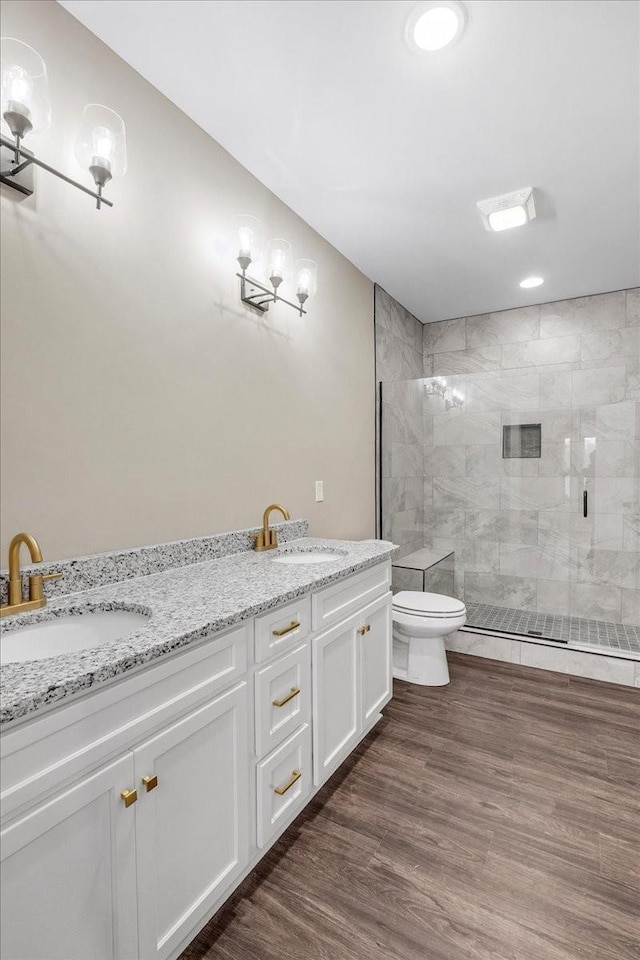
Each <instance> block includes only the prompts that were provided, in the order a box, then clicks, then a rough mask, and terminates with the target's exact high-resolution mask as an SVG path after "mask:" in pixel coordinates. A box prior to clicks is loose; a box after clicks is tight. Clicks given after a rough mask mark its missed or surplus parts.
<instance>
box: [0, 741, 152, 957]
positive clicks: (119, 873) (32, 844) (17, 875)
mask: <svg viewBox="0 0 640 960" xmlns="http://www.w3.org/2000/svg"><path fill="white" fill-rule="evenodd" d="M133 782H134V780H133V755H132V754H128V755H127V756H126V757H122V758H121V759H120V760H117V761H116V762H115V763H110V764H108V765H107V766H105V767H102V768H101V769H100V770H98V771H97V772H95V773H93V774H91V775H90V776H87V777H86V778H83V779H82V780H81V781H80V782H78V783H76V784H75V785H74V786H73V787H71V788H70V789H68V790H64V791H63V792H62V793H59V794H58V795H57V796H55V797H53V798H52V799H50V800H48V801H47V802H45V803H42V804H41V805H39V806H37V807H35V809H33V810H31V811H30V812H29V813H26V814H25V815H24V816H21V817H19V818H18V819H17V820H15V821H14V822H13V823H12V824H11V825H10V826H8V827H6V828H5V829H4V830H3V831H2V837H1V849H2V868H1V874H0V875H1V878H2V879H1V882H2V904H1V908H2V918H3V922H2V928H1V935H0V955H1V956H2V957H3V958H6V960H41V958H44V957H46V958H47V960H87V957H96V958H100V960H102V958H109V960H111V958H113V960H116V958H133V957H135V956H137V950H138V935H137V907H136V841H135V815H134V810H133V807H130V808H128V809H126V808H125V806H124V803H123V801H122V799H121V796H120V794H121V791H122V790H125V789H128V788H130V787H131V786H132V784H133Z"/></svg>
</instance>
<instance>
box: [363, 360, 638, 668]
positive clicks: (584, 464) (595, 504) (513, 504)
mask: <svg viewBox="0 0 640 960" xmlns="http://www.w3.org/2000/svg"><path fill="white" fill-rule="evenodd" d="M567 366H568V365H557V366H555V365H554V366H550V367H547V368H534V369H532V370H527V369H522V370H518V371H516V372H503V371H500V372H498V373H494V372H490V373H473V374H464V375H460V376H447V377H430V378H425V379H420V380H410V381H402V382H391V383H383V384H382V385H381V401H382V402H381V445H380V446H381V450H380V453H381V459H380V477H381V481H380V482H381V489H380V505H381V528H382V535H383V536H384V537H385V538H387V539H390V540H393V541H394V542H395V543H397V544H399V546H400V551H399V556H400V557H403V556H406V555H412V554H414V553H415V552H416V551H417V550H419V549H421V548H429V549H430V550H431V551H432V555H433V556H434V557H436V556H438V555H440V554H442V555H444V553H446V552H447V551H453V552H454V553H455V585H454V591H455V593H456V595H457V596H459V597H460V599H462V600H464V601H465V603H466V604H467V607H468V610H469V612H470V621H471V620H473V621H474V622H475V620H478V621H483V622H482V623H480V622H479V624H478V625H480V626H483V625H484V626H485V627H491V628H493V629H497V630H505V631H506V632H515V633H521V634H523V635H530V636H532V637H535V636H548V637H549V638H550V639H554V640H557V641H559V642H563V641H566V640H570V639H572V640H573V641H574V642H579V641H582V640H584V642H585V643H589V642H593V640H594V638H598V637H599V638H600V640H601V641H602V643H601V644H600V645H602V644H605V645H606V643H607V638H612V642H613V643H614V645H619V643H620V638H622V640H623V641H624V638H625V636H627V634H628V635H629V636H630V637H633V636H636V637H637V636H638V632H637V629H635V630H634V626H635V627H637V625H638V623H640V614H639V612H638V606H639V597H640V552H639V550H640V546H639V543H638V539H639V536H640V523H639V515H640V502H639V501H640V483H639V480H638V477H639V475H640V471H639V452H638V451H639V446H638V437H639V429H638V428H639V423H638V409H637V408H638V406H639V405H638V404H637V403H636V402H635V399H628V398H627V394H626V393H625V392H624V390H621V389H620V387H619V385H618V384H617V381H616V380H615V378H613V379H605V381H604V382H600V381H599V379H598V377H599V376H600V372H599V371H598V370H593V371H592V370H572V369H571V368H569V369H567V368H566V367H567ZM556 618H565V620H564V621H560V620H557V619H556ZM568 618H571V620H569V619H568ZM587 621H596V622H597V624H596V625H595V626H594V625H593V624H591V625H589V624H587ZM598 624H599V625H598ZM616 624H618V625H630V628H629V630H628V631H626V630H625V629H624V626H619V627H615V626H614V625H616ZM590 631H591V634H592V635H590ZM623 645H624V644H623ZM631 649H634V647H631ZM638 649H639V650H640V646H639V647H638Z"/></svg>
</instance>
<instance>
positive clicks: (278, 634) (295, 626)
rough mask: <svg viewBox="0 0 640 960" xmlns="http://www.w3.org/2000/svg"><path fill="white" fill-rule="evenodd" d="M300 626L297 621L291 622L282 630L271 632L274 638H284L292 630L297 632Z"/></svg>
mask: <svg viewBox="0 0 640 960" xmlns="http://www.w3.org/2000/svg"><path fill="white" fill-rule="evenodd" d="M299 626H300V621H299V620H292V621H291V623H290V624H289V626H288V627H284V628H283V629H282V630H272V631H271V632H272V634H273V636H274V637H284V636H286V634H287V633H291V631H292V630H297V629H298V627H299Z"/></svg>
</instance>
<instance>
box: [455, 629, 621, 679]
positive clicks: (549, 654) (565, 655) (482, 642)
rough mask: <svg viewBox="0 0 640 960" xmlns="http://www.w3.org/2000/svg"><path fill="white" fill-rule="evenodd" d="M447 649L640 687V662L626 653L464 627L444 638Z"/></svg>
mask: <svg viewBox="0 0 640 960" xmlns="http://www.w3.org/2000/svg"><path fill="white" fill-rule="evenodd" d="M445 646H446V648H447V650H455V651H456V652H457V653H467V654H469V655H470V656H475V657H485V658H486V659H488V660H501V661H503V662H505V663H520V664H522V665H523V666H527V667H534V668H536V669H539V670H552V671H555V672H556V673H566V674H570V675H572V676H576V677H587V678H588V679H590V680H605V681H607V682H609V683H619V684H621V685H622V686H627V687H634V686H635V687H639V688H640V662H638V661H636V660H633V659H630V658H629V657H627V656H620V657H618V656H611V655H610V654H608V653H607V654H606V655H604V656H603V655H601V654H598V653H596V652H595V651H594V652H591V651H589V652H586V651H585V650H579V649H576V648H575V647H570V646H559V645H558V644H556V643H553V642H546V643H545V642H544V641H542V642H538V641H534V640H530V639H527V640H522V639H519V638H516V637H513V636H507V635H505V634H502V635H501V634H497V633H490V632H486V633H485V632H482V631H480V630H478V629H477V628H472V629H470V628H464V629H463V630H458V631H457V632H456V633H452V634H451V636H449V637H446V638H445Z"/></svg>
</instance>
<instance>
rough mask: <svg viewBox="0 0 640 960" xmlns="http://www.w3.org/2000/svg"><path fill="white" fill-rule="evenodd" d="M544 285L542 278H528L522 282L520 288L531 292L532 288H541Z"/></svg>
mask: <svg viewBox="0 0 640 960" xmlns="http://www.w3.org/2000/svg"><path fill="white" fill-rule="evenodd" d="M543 283H544V279H543V278H542V277H527V278H526V279H525V280H521V281H520V286H521V287H523V288H524V289H525V290H529V289H530V288H531V287H539V286H541V285H542V284H543Z"/></svg>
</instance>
